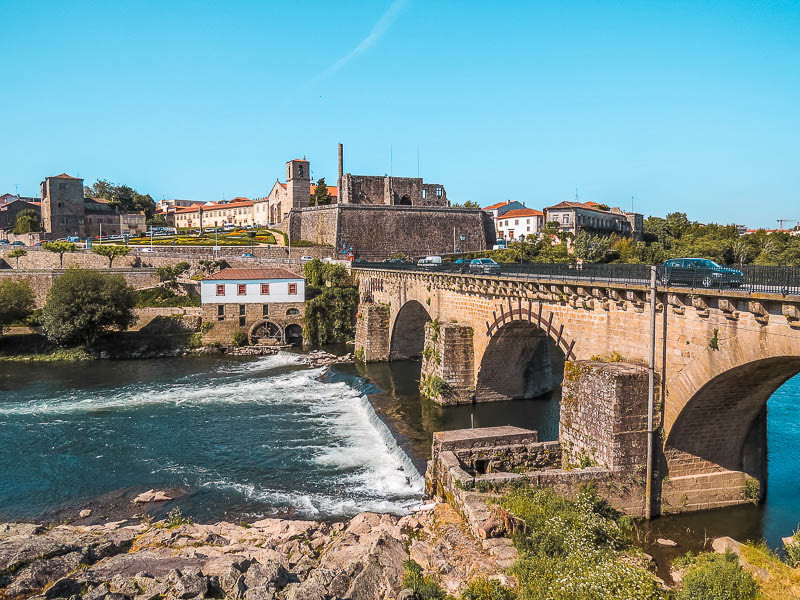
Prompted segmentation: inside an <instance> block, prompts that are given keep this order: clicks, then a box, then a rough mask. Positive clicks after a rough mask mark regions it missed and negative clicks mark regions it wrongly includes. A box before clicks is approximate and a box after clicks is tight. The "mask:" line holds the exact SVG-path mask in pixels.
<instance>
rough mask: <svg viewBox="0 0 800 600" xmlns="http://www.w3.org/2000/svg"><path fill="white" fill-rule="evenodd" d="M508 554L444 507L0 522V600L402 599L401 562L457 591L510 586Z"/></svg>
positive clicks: (499, 543)
mask: <svg viewBox="0 0 800 600" xmlns="http://www.w3.org/2000/svg"><path fill="white" fill-rule="evenodd" d="M487 542H490V543H487ZM515 558H516V551H515V550H514V549H513V547H511V546H510V544H509V543H505V542H503V541H501V540H485V541H484V542H483V543H481V542H479V541H478V540H476V539H475V538H474V537H473V536H472V535H470V534H469V532H468V530H467V529H466V527H465V526H464V524H463V522H462V520H461V519H460V518H459V517H458V515H457V514H456V513H455V511H453V509H452V508H451V507H449V506H448V505H446V504H436V505H430V506H428V507H425V509H424V510H421V511H419V512H416V513H414V514H411V515H407V516H404V517H396V516H391V515H386V514H375V513H362V514H359V515H357V516H356V517H354V518H353V519H351V520H350V521H347V522H339V523H326V522H318V521H294V520H283V519H264V520H260V521H256V522H255V523H251V524H245V523H242V524H238V525H237V524H233V523H226V522H221V523H215V524H211V525H198V524H192V523H188V522H186V521H185V520H183V519H182V518H180V516H179V515H177V514H174V513H173V514H171V515H170V517H169V518H167V519H165V520H162V521H159V522H155V523H152V522H148V521H147V520H145V521H142V522H138V523H135V522H127V521H116V522H107V523H103V524H97V525H88V526H79V525H58V526H50V527H45V526H42V525H36V524H16V523H4V524H0V598H3V599H5V600H16V599H22V598H28V597H34V596H35V597H39V598H47V599H55V598H70V599H72V600H78V598H86V599H87V600H160V599H161V598H167V599H169V600H173V599H183V600H188V599H191V598H197V599H200V598H235V599H245V600H270V599H273V598H280V599H285V600H301V599H302V600H323V599H327V598H350V599H352V600H376V599H379V598H384V599H388V598H410V597H411V595H410V592H409V591H408V590H403V572H404V564H403V563H404V561H406V560H409V559H413V560H415V561H416V562H417V563H419V564H420V565H421V566H422V567H423V568H424V569H425V570H426V571H427V572H432V573H436V574H437V576H438V578H439V580H440V581H441V583H442V585H443V587H444V588H445V589H447V590H448V591H449V592H451V593H457V592H458V591H460V590H461V589H463V587H464V586H465V585H466V583H467V582H468V581H469V580H470V579H472V578H474V577H476V576H481V575H486V576H490V577H497V578H499V579H501V581H503V582H504V583H510V581H508V579H507V577H506V576H505V575H503V574H502V573H503V571H504V570H505V569H506V568H508V567H509V566H510V565H511V563H512V562H513V561H514V560H515Z"/></svg>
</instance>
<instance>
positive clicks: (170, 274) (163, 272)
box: [156, 260, 191, 287]
mask: <svg viewBox="0 0 800 600" xmlns="http://www.w3.org/2000/svg"><path fill="white" fill-rule="evenodd" d="M189 267H191V265H190V264H189V263H188V262H186V261H185V260H183V261H181V262H178V263H175V264H174V265H164V266H163V267H158V268H157V269H156V275H158V279H159V281H161V282H162V283H165V284H166V286H167V287H173V286H174V285H175V283H176V281H177V280H178V277H180V276H181V275H183V274H184V273H185V272H186V271H188V270H189Z"/></svg>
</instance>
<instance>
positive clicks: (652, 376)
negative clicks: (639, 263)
mask: <svg viewBox="0 0 800 600" xmlns="http://www.w3.org/2000/svg"><path fill="white" fill-rule="evenodd" d="M647 374H648V385H647V474H646V475H645V477H646V480H645V492H644V493H645V498H644V518H645V519H648V520H649V519H652V518H653V406H654V404H655V385H656V267H655V265H652V266H651V267H650V359H649V361H648V367H647Z"/></svg>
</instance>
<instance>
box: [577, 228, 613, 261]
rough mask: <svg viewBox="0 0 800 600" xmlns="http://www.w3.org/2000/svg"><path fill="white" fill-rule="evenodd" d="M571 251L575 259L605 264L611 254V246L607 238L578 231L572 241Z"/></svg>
mask: <svg viewBox="0 0 800 600" xmlns="http://www.w3.org/2000/svg"><path fill="white" fill-rule="evenodd" d="M572 249H573V252H574V253H575V258H578V259H580V260H582V261H585V262H588V263H598V262H605V260H606V259H607V258H608V255H609V254H610V252H611V245H610V243H609V240H608V238H607V237H601V236H599V235H591V234H590V233H587V232H585V231H579V232H578V233H577V235H576V236H575V239H573V240H572Z"/></svg>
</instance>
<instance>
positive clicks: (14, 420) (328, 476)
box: [0, 353, 800, 551]
mask: <svg viewBox="0 0 800 600" xmlns="http://www.w3.org/2000/svg"><path fill="white" fill-rule="evenodd" d="M418 377H419V363H413V362H398V363H391V364H377V365H367V366H364V365H353V366H349V365H347V366H340V367H337V368H336V369H334V370H332V371H331V372H329V373H325V372H324V371H323V370H322V369H309V368H306V367H303V366H301V365H300V364H298V358H297V356H296V355H293V354H289V353H282V354H279V355H277V356H272V357H262V358H255V359H254V358H238V359H237V358H232V357H194V358H176V359H158V360H138V361H94V362H88V363H74V364H36V363H31V364H25V365H22V364H20V363H0V449H1V450H2V454H1V455H0V519H3V520H13V519H39V518H63V517H64V516H70V515H73V516H74V513H75V512H77V510H78V509H79V508H81V507H84V506H99V507H100V510H103V509H104V508H105V507H104V503H106V504H108V505H119V504H120V503H126V504H129V500H130V498H131V497H133V495H135V494H136V493H138V492H140V491H142V490H146V489H148V488H169V489H174V490H176V491H178V492H179V493H182V494H184V495H182V496H181V497H180V498H177V500H176V502H177V504H178V505H179V506H180V507H181V508H182V510H183V512H184V513H185V514H189V515H191V516H192V517H193V518H194V519H195V520H198V521H207V520H217V519H223V518H224V519H228V520H239V519H248V518H255V517H263V516H285V517H301V518H315V519H320V518H331V519H336V518H344V517H348V516H351V515H353V514H356V513H357V512H359V511H362V510H373V511H386V512H394V513H403V512H405V511H407V510H408V509H409V508H410V507H412V506H414V505H416V504H418V503H419V502H421V500H422V493H423V487H424V485H423V479H422V476H421V474H420V471H422V470H423V469H424V462H425V460H426V459H427V457H428V454H429V451H430V440H431V436H432V433H433V432H434V431H437V430H442V429H456V428H462V427H470V426H475V427H482V426H491V425H506V424H514V425H518V426H522V427H530V428H533V429H537V430H538V431H539V434H540V439H542V440H550V439H556V438H557V435H558V395H559V394H558V390H557V391H556V392H554V393H553V394H551V395H550V396H548V397H545V398H540V399H536V400H527V401H515V402H501V403H489V404H477V405H469V406H459V407H450V408H441V407H438V406H436V405H434V404H432V403H430V402H427V401H425V400H422V399H420V398H419V395H418V393H417V389H416V386H417V382H416V380H417V378H418ZM366 394H369V399H367V397H366ZM768 414H769V421H768V453H769V482H768V494H767V499H766V501H765V502H764V503H763V504H762V505H760V506H758V507H756V506H744V507H738V508H735V509H725V510H719V511H710V512H705V513H700V514H694V515H682V516H676V517H668V518H661V519H657V520H656V521H654V522H653V525H652V526H651V527H650V528H643V529H642V535H643V536H644V537H647V538H648V539H651V538H654V537H656V536H658V535H663V536H666V537H671V538H672V539H676V540H678V541H679V542H680V543H681V551H685V550H686V549H688V548H690V547H691V548H697V547H698V544H699V541H700V542H701V541H702V539H704V537H706V536H716V535H731V536H733V537H736V538H737V539H758V538H761V537H764V538H765V539H766V540H767V542H768V543H769V544H770V545H771V546H773V547H778V546H779V542H780V537H781V536H785V535H789V534H790V533H791V532H792V531H794V530H795V529H796V528H797V526H798V519H800V502H798V500H797V499H798V498H800V478H797V477H796V473H798V472H800V454H798V453H797V451H796V448H797V445H798V442H800V376H798V377H795V378H794V379H792V380H790V381H789V382H787V383H786V384H785V385H784V386H783V387H782V388H781V389H780V390H778V391H777V392H776V393H775V395H774V396H773V397H772V399H771V400H770V401H769V405H768ZM387 425H388V427H387ZM390 431H391V432H390ZM393 434H394V435H393ZM415 467H416V468H415ZM698 540H699V541H698Z"/></svg>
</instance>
